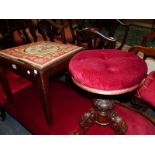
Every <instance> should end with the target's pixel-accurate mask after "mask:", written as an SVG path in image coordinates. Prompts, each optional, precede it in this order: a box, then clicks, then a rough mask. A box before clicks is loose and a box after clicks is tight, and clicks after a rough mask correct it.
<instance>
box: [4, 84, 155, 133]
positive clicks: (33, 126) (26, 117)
mask: <svg viewBox="0 0 155 155" xmlns="http://www.w3.org/2000/svg"><path fill="white" fill-rule="evenodd" d="M50 89H51V91H50V97H51V103H52V104H51V105H50V106H52V108H50V111H51V113H52V116H53V121H54V122H53V125H51V126H50V127H48V126H47V124H46V121H45V118H44V114H43V111H42V106H41V101H40V98H39V93H38V92H37V87H36V86H35V85H32V86H30V87H27V88H26V89H24V90H22V91H20V92H18V93H16V94H15V95H14V97H15V103H14V105H11V104H9V103H8V102H7V101H6V102H5V104H4V107H5V109H7V111H8V112H9V113H10V114H11V115H12V116H14V117H15V118H16V119H17V120H18V121H20V122H21V123H22V124H23V125H24V126H25V127H26V128H27V129H28V130H30V131H31V132H32V133H33V134H52V135H66V134H72V133H73V132H75V131H76V130H77V129H78V128H79V125H78V120H79V117H80V116H81V114H82V113H84V112H85V111H86V110H87V109H89V108H90V107H91V104H92V100H90V99H87V98H85V97H83V96H81V95H80V94H79V93H77V91H75V90H73V89H72V88H71V87H70V86H68V85H67V84H65V83H64V82H60V81H53V82H52V83H51V87H50ZM64 92H65V93H64ZM52 109H53V110H52ZM115 109H116V110H117V112H118V113H119V114H120V115H121V116H122V117H123V118H124V120H125V121H126V123H127V124H128V129H127V131H126V134H132V135H133V134H136V135H138V134H141V135H142V134H144V135H152V134H155V126H154V125H153V124H152V123H151V122H150V121H149V120H148V119H146V118H145V117H143V116H142V115H141V114H139V113H137V112H134V111H132V110H130V109H127V108H124V107H122V106H119V105H117V104H116V105H115ZM87 134H90V135H91V134H92V135H95V134H96V135H100V134H103V135H113V134H114V131H113V130H112V129H111V128H110V127H109V126H105V127H104V128H100V127H99V126H97V125H94V126H92V128H90V129H89V130H88V132H87Z"/></svg>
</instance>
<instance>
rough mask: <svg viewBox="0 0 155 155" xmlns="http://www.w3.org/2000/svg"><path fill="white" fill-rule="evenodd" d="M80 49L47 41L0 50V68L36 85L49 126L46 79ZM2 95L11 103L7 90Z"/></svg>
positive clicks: (50, 120)
mask: <svg viewBox="0 0 155 155" xmlns="http://www.w3.org/2000/svg"><path fill="white" fill-rule="evenodd" d="M82 49H83V48H82V47H78V46H76V45H71V44H61V43H55V42H50V41H41V42H36V43H31V44H26V45H24V46H18V47H15V48H9V49H6V50H2V51H1V52H0V66H1V67H3V68H5V69H8V70H9V71H12V72H15V73H16V74H19V75H21V76H23V77H25V78H26V79H28V80H31V81H34V82H36V83H37V85H38V88H39V92H40V96H41V100H42V108H43V111H44V114H45V118H46V121H47V123H48V125H50V124H51V123H52V114H50V113H49V77H50V76H52V75H54V74H56V73H58V72H60V71H61V70H63V69H65V68H66V67H67V65H68V61H69V59H70V58H71V57H72V56H73V55H74V54H75V53H76V52H78V51H80V50H82ZM1 76H3V74H2V75H1ZM6 88H8V86H7V85H3V89H5V90H6ZM5 92H7V94H6V95H7V98H8V99H10V100H11V99H12V98H11V94H10V93H9V88H8V90H6V91H5Z"/></svg>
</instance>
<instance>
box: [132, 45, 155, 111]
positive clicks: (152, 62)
mask: <svg viewBox="0 0 155 155" xmlns="http://www.w3.org/2000/svg"><path fill="white" fill-rule="evenodd" d="M129 52H133V53H135V54H138V55H140V57H141V58H143V59H144V60H145V62H146V64H147V67H148V72H147V73H148V74H149V75H148V77H147V78H146V81H148V80H149V77H152V78H151V79H154V77H153V76H152V75H154V74H153V73H152V72H154V71H155V49H154V48H151V47H145V46H132V47H130V49H129ZM145 83H146V84H147V82H144V86H143V85H142V90H143V88H144V87H145ZM149 83H150V82H149ZM147 85H148V84H147ZM149 85H150V84H149ZM151 85H152V86H151V87H153V84H151ZM148 87H149V86H148ZM140 90H141V88H140ZM145 91H146V92H147V93H148V95H147V97H148V98H149V94H150V98H151V99H152V98H153V97H151V94H152V93H153V91H154V90H153V88H151V89H150V90H149V88H148V89H146V90H145ZM138 92H139V91H138ZM139 95H140V94H139ZM139 95H138V94H136V95H135V97H134V98H132V100H131V103H132V105H133V106H134V107H135V108H136V109H137V110H139V111H146V110H147V109H148V106H149V105H150V103H149V102H148V103H149V104H148V103H146V102H145V99H143V100H139V98H141V97H142V96H139ZM137 96H138V98H137ZM142 98H143V97H142Z"/></svg>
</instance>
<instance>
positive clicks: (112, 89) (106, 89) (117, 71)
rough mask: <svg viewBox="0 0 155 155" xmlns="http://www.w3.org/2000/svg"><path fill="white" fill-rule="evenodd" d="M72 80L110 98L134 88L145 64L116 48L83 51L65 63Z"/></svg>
mask: <svg viewBox="0 0 155 155" xmlns="http://www.w3.org/2000/svg"><path fill="white" fill-rule="evenodd" d="M69 71H70V73H71V75H72V78H73V81H74V82H75V83H76V84H77V85H79V86H80V87H82V88H83V89H86V90H88V91H91V92H94V93H96V92H97V93H99V94H105V95H113V94H122V93H125V92H129V91H132V90H133V89H135V88H137V86H138V85H139V84H140V83H141V81H142V80H143V78H144V77H145V76H146V73H147V65H146V63H145V62H144V60H142V59H141V58H139V57H138V56H137V55H135V54H133V53H129V52H125V51H120V50H116V49H104V50H84V51H81V52H79V53H77V54H76V55H75V56H74V57H73V58H72V59H71V61H70V63H69Z"/></svg>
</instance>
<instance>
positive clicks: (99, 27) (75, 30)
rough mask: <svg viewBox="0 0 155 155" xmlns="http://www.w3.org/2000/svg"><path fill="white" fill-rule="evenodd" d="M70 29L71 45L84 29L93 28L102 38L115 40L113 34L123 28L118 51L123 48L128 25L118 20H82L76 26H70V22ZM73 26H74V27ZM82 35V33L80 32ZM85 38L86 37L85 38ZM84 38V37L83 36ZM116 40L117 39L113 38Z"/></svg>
mask: <svg viewBox="0 0 155 155" xmlns="http://www.w3.org/2000/svg"><path fill="white" fill-rule="evenodd" d="M69 22H70V29H71V34H72V38H73V43H76V41H77V40H78V34H79V32H80V31H83V30H84V29H86V28H93V29H95V30H96V31H98V32H99V33H100V34H102V35H103V36H104V35H105V36H106V38H111V37H112V38H115V33H116V31H117V28H118V26H121V27H123V29H124V34H123V36H122V39H121V41H120V42H121V43H120V45H119V47H118V49H122V47H123V46H124V44H125V42H126V39H127V36H128V31H129V24H127V23H126V22H125V20H118V19H116V20H115V19H108V20H106V19H94V20H93V19H83V20H79V21H78V22H77V24H72V21H71V20H70V21H69ZM74 25H75V26H74ZM81 33H82V32H81ZM85 37H86V38H87V36H85ZM83 38H84V36H83ZM115 39H116V40H117V38H115ZM84 41H85V40H84Z"/></svg>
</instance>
